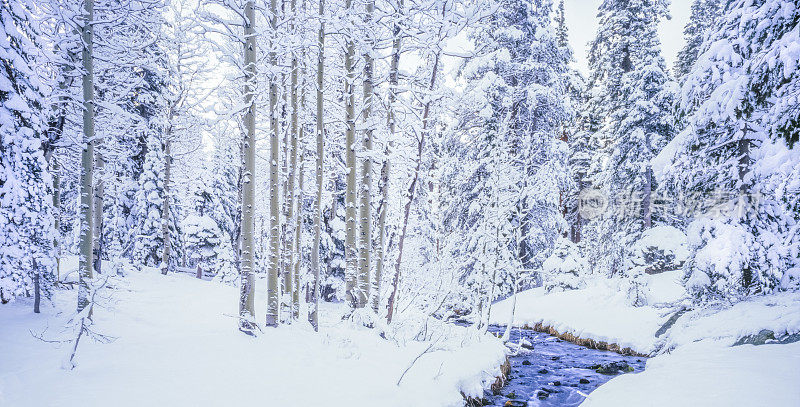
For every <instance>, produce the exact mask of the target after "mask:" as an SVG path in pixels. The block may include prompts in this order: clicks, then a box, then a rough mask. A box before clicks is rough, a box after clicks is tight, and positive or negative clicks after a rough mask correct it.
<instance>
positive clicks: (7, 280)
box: [0, 0, 55, 312]
mask: <svg viewBox="0 0 800 407" xmlns="http://www.w3.org/2000/svg"><path fill="white" fill-rule="evenodd" d="M29 7H30V4H28V3H27V2H20V1H9V0H2V1H0V71H2V72H0V302H2V303H6V302H8V301H10V300H12V299H14V298H15V297H18V296H31V295H35V297H36V298H35V304H34V311H35V312H39V308H38V307H39V295H40V293H44V294H45V295H49V293H50V287H51V285H52V281H53V277H54V276H53V266H54V258H53V238H54V237H55V230H54V223H53V222H54V219H53V214H52V200H51V198H50V196H49V195H50V193H51V188H52V180H51V178H50V174H49V173H48V171H47V163H46V162H45V159H44V155H43V154H42V140H43V136H44V134H43V130H44V129H43V124H44V119H43V117H42V111H43V100H42V95H41V93H40V86H41V85H40V83H39V82H38V79H37V75H36V73H35V72H34V71H33V69H32V68H31V64H32V62H33V58H34V55H35V53H36V52H38V51H37V48H38V47H37V45H36V44H35V43H34V40H36V39H37V33H36V32H35V31H33V30H32V29H31V28H30V27H31V21H32V18H31V15H30V11H29V10H30V8H29Z"/></svg>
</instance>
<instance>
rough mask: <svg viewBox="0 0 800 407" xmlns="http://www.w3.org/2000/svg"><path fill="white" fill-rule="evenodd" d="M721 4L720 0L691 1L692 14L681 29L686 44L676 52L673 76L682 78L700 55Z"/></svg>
mask: <svg viewBox="0 0 800 407" xmlns="http://www.w3.org/2000/svg"><path fill="white" fill-rule="evenodd" d="M722 6H723V5H721V4H720V0H694V2H693V3H692V14H691V16H690V17H689V22H688V23H686V27H684V29H683V36H684V38H685V39H686V45H684V46H683V49H681V50H680V51H679V52H678V59H677V60H676V61H675V76H676V77H677V78H678V79H680V80H682V79H683V78H684V77H685V76H686V75H687V74H688V73H689V72H691V70H692V65H694V63H695V61H697V58H698V57H699V56H700V47H701V46H702V45H703V40H704V39H705V37H706V35H708V34H709V32H710V31H711V29H712V28H713V27H714V22H715V21H716V20H717V19H718V18H719V16H720V12H721V11H722Z"/></svg>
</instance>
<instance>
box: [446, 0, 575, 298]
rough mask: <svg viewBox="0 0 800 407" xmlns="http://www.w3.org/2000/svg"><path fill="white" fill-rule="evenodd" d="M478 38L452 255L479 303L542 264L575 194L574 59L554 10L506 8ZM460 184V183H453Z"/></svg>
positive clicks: (452, 212)
mask: <svg viewBox="0 0 800 407" xmlns="http://www.w3.org/2000/svg"><path fill="white" fill-rule="evenodd" d="M498 6H499V8H498V11H497V12H496V13H494V14H493V15H492V17H491V19H490V20H489V23H488V24H487V25H486V27H483V28H479V29H477V31H476V32H475V33H474V35H473V38H474V41H475V42H476V48H477V49H482V50H485V51H484V52H482V54H481V55H480V56H478V57H476V58H474V59H473V60H471V61H469V62H468V63H467V65H466V66H465V67H464V68H463V69H462V77H463V78H464V79H465V80H466V81H468V82H469V83H470V86H467V87H466V88H467V89H471V91H469V92H468V93H466V94H465V95H464V97H465V99H464V100H465V101H464V103H463V109H462V112H461V114H460V118H459V120H460V123H459V124H458V128H459V130H458V131H456V132H454V137H457V138H458V139H459V140H462V142H459V143H454V142H450V143H448V144H447V145H448V146H449V147H448V148H450V149H451V151H450V154H455V155H456V156H457V157H458V158H457V159H455V160H452V159H451V160H450V162H451V164H456V163H457V164H456V165H458V166H459V168H458V169H457V172H460V173H461V174H460V175H458V176H457V177H456V179H457V181H456V182H454V183H450V188H451V190H450V191H449V192H448V193H447V194H448V195H449V197H450V198H448V200H450V199H452V198H455V199H452V202H453V203H452V204H451V206H450V208H449V209H448V215H447V217H448V219H447V220H446V224H447V226H448V228H452V230H454V231H457V232H456V233H455V235H454V236H456V237H455V238H454V239H448V240H449V245H450V247H449V249H448V250H449V252H450V253H452V254H453V255H454V256H457V257H460V258H461V259H462V260H461V262H460V263H461V268H462V270H463V271H464V275H463V277H462V278H461V281H462V283H463V284H465V285H466V286H468V287H471V289H473V290H476V291H478V292H479V293H480V294H479V296H478V298H481V300H480V301H478V304H472V305H473V306H476V307H480V303H484V304H485V303H487V302H488V301H492V300H494V299H496V298H498V297H501V296H506V295H509V294H510V293H512V292H513V291H514V287H513V284H516V283H517V282H518V281H520V280H522V279H523V278H526V277H527V278H528V279H530V280H536V278H535V276H522V278H520V276H519V273H520V272H521V271H522V270H523V269H524V270H532V269H534V268H535V267H538V266H539V265H541V262H542V261H543V260H544V259H545V258H546V257H547V256H548V255H549V252H550V251H551V250H552V247H553V244H554V242H555V240H556V238H557V237H558V235H559V234H560V233H561V232H562V231H563V230H565V228H566V225H565V222H564V218H563V216H562V214H561V211H560V208H559V205H560V203H559V195H560V192H561V191H562V190H565V189H567V186H568V183H569V180H568V177H567V172H566V145H565V144H564V143H563V142H562V141H560V138H561V133H560V132H561V130H562V126H563V125H564V123H565V122H566V121H567V120H569V119H570V118H571V116H572V114H573V112H572V110H571V108H570V104H569V102H568V99H567V97H565V94H566V93H567V83H568V81H567V73H568V67H567V65H568V62H569V58H570V55H569V53H568V52H565V50H564V48H563V47H561V46H559V43H558V36H557V33H556V30H555V27H554V26H553V19H552V3H551V1H549V0H542V1H536V2H533V3H528V2H523V1H516V0H507V1H501V2H499V3H498ZM446 176H447V177H452V175H446Z"/></svg>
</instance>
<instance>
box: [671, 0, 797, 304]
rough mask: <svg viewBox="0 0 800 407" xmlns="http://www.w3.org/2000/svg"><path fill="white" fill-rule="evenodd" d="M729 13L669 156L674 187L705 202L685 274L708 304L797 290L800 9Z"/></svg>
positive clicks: (693, 77)
mask: <svg viewBox="0 0 800 407" xmlns="http://www.w3.org/2000/svg"><path fill="white" fill-rule="evenodd" d="M722 15H723V17H721V19H720V21H719V24H716V25H715V28H714V30H713V32H712V33H710V34H709V36H708V38H707V39H706V41H705V42H704V43H703V46H702V51H701V52H700V58H699V60H698V61H697V62H696V63H695V64H694V66H693V68H692V71H691V72H690V73H689V74H688V75H687V77H686V81H685V83H684V85H683V89H682V98H681V110H682V112H683V114H684V115H685V116H686V117H687V123H688V126H687V127H686V129H684V131H683V132H682V133H680V135H679V136H678V137H676V139H675V140H674V141H673V143H672V145H671V146H670V147H671V148H669V149H667V150H668V151H667V152H666V153H665V154H670V153H673V154H674V156H673V157H672V163H671V164H670V165H669V166H668V167H667V168H666V171H665V173H666V176H667V179H668V180H669V181H670V182H671V183H672V184H673V185H674V187H675V188H676V189H677V190H678V191H681V192H682V193H684V194H688V195H691V197H693V198H695V199H696V200H698V201H699V202H700V204H701V205H700V206H699V207H696V208H694V209H695V212H694V213H692V214H691V215H692V216H693V220H692V222H691V224H690V225H689V229H688V239H689V245H690V251H691V254H690V257H689V260H688V261H687V264H686V266H685V267H684V269H685V270H686V277H687V279H686V284H687V288H688V289H689V290H690V292H692V293H693V294H694V295H695V298H696V299H697V300H698V301H701V302H705V301H715V300H728V301H730V300H735V299H738V298H741V297H743V296H745V295H748V294H754V293H769V292H772V291H775V290H777V289H788V288H792V287H797V284H798V272H797V271H796V270H797V267H798V265H800V261H798V259H800V234H799V233H798V229H797V226H796V225H797V224H798V221H800V211H798V208H800V206H798V193H797V191H798V188H800V183H799V182H798V181H797V180H798V177H797V175H798V173H800V150H798V147H797V141H798V137H799V135H800V131H798V128H799V127H798V123H800V109H798V104H797V101H798V100H800V71H798V69H797V67H798V65H800V54H798V53H797V52H786V50H787V49H791V47H793V46H794V47H795V48H796V44H797V43H798V40H799V39H798V32H800V29H798V26H799V25H800V7H798V6H797V4H796V3H793V2H791V1H783V0H735V1H731V2H729V3H728V4H727V6H726V8H725V10H724V12H723V13H722ZM720 208H722V209H720ZM709 209H713V211H710V210H709Z"/></svg>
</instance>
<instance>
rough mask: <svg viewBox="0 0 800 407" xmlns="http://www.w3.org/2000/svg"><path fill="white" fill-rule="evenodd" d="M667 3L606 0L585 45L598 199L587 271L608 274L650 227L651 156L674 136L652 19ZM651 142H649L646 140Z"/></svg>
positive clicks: (587, 124) (592, 174) (591, 174)
mask: <svg viewBox="0 0 800 407" xmlns="http://www.w3.org/2000/svg"><path fill="white" fill-rule="evenodd" d="M667 6H668V2H667V1H666V0H632V1H627V0H626V1H622V0H605V1H604V2H603V3H602V4H601V5H600V8H599V14H598V18H599V20H600V27H599V28H598V32H597V36H596V37H595V39H594V41H593V42H592V43H591V45H590V52H589V64H590V69H591V75H590V77H589V90H588V91H587V95H588V98H587V101H586V104H585V106H584V110H585V111H584V115H585V120H584V129H585V130H586V131H588V132H589V133H590V136H589V137H590V139H589V148H590V149H591V150H592V151H593V152H594V153H593V156H592V160H591V163H590V166H589V170H588V177H587V179H588V181H589V182H590V183H591V186H592V188H593V190H594V191H595V192H596V194H597V197H598V198H599V199H600V200H601V201H602V202H604V203H606V204H605V205H604V204H601V205H600V207H599V208H598V212H597V213H592V214H591V215H592V216H593V218H592V219H591V221H590V222H589V223H588V224H587V225H586V226H587V227H586V233H584V234H583V235H584V237H585V238H587V239H588V241H587V242H586V244H587V247H588V249H589V253H590V254H589V256H587V258H588V259H590V263H592V264H591V266H592V269H593V270H596V271H600V272H602V273H604V274H607V275H614V274H615V273H617V272H618V271H620V270H619V265H620V264H621V263H622V258H623V256H624V249H625V247H626V245H629V244H630V243H631V242H632V241H635V240H636V239H637V238H638V235H639V234H640V233H641V232H642V230H643V228H644V227H645V226H647V227H650V225H651V221H649V220H648V219H652V214H651V213H650V208H651V206H650V205H648V204H645V205H643V206H642V205H640V201H641V203H644V201H646V200H647V199H651V198H652V191H653V184H652V174H651V173H652V171H651V170H650V168H649V160H650V158H652V157H653V156H654V155H655V154H656V153H657V152H658V151H659V148H660V147H661V146H663V145H664V144H665V142H666V141H668V140H669V139H670V138H671V137H672V129H671V125H670V123H671V116H670V115H671V105H670V103H671V102H670V100H671V98H672V96H671V95H672V93H671V92H674V85H673V84H672V83H671V81H670V79H669V76H668V73H667V72H666V64H665V62H664V60H663V57H662V56H661V51H660V43H659V40H658V34H657V25H658V22H659V21H660V20H661V19H662V18H665V17H667ZM648 143H649V145H648Z"/></svg>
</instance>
